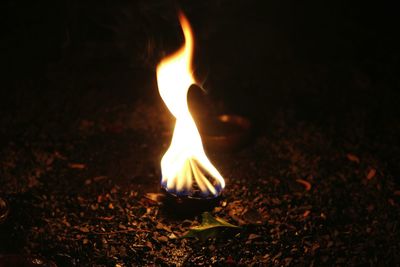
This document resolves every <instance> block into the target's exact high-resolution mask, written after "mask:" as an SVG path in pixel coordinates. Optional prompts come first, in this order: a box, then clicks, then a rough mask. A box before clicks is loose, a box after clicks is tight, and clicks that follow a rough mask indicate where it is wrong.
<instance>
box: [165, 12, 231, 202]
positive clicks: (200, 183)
mask: <svg viewBox="0 0 400 267" xmlns="http://www.w3.org/2000/svg"><path fill="white" fill-rule="evenodd" d="M179 21H180V24H181V27H182V31H183V34H184V37H185V44H184V45H183V47H181V48H180V49H179V50H178V51H177V52H175V53H174V54H172V55H170V56H168V57H166V58H164V59H162V60H161V62H160V63H159V65H158V66H157V84H158V90H159V93H160V96H161V98H162V99H163V100H164V102H165V104H166V105H167V107H168V109H169V110H170V111H171V113H172V115H174V117H175V119H176V122H175V129H174V133H173V136H172V141H171V145H170V146H169V148H168V150H167V152H166V153H165V154H164V156H163V158H162V160H161V171H162V180H161V185H162V187H164V188H165V189H166V190H167V191H168V192H171V193H174V194H177V195H184V196H195V195H197V194H199V195H201V196H202V197H209V196H213V197H216V196H218V195H219V193H220V192H221V191H222V189H223V188H224V187H225V181H224V178H223V177H222V176H221V174H220V173H219V172H218V170H217V169H216V168H215V167H214V165H213V164H212V163H211V162H210V160H209V159H208V158H207V156H206V154H205V152H204V148H203V144H202V141H201V137H200V133H199V131H198V130H197V127H196V123H195V122H194V120H193V117H192V115H191V114H190V111H189V106H188V102H187V93H188V90H189V87H190V86H191V85H192V84H196V80H195V78H194V77H193V70H192V57H193V46H194V44H193V43H194V40H193V34H192V30H191V27H190V24H189V22H188V20H187V18H186V17H185V16H184V15H183V14H182V13H180V14H179Z"/></svg>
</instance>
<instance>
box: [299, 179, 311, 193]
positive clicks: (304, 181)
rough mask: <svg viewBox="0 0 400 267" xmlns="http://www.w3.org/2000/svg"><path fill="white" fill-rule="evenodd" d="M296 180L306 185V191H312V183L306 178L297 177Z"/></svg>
mask: <svg viewBox="0 0 400 267" xmlns="http://www.w3.org/2000/svg"><path fill="white" fill-rule="evenodd" d="M296 182H298V183H299V184H302V185H304V187H305V188H306V191H310V189H311V184H310V183H309V182H307V181H306V180H303V179H296Z"/></svg>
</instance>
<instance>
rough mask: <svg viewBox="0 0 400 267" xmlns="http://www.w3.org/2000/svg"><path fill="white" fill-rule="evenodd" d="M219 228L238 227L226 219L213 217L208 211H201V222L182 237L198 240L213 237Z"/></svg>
mask: <svg viewBox="0 0 400 267" xmlns="http://www.w3.org/2000/svg"><path fill="white" fill-rule="evenodd" d="M221 228H222V229H223V228H236V229H237V228H240V227H239V226H236V225H233V224H230V223H228V222H227V221H225V220H223V219H221V218H218V217H215V218H214V217H213V216H212V215H211V214H210V213H209V212H203V214H202V222H201V224H200V225H199V226H194V227H192V228H190V230H189V231H188V232H187V233H186V234H185V235H183V236H182V238H188V237H197V238H199V239H200V240H203V241H204V240H207V239H208V238H210V237H215V236H216V235H217V234H218V232H219V230H221Z"/></svg>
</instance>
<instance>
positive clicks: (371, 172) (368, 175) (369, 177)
mask: <svg viewBox="0 0 400 267" xmlns="http://www.w3.org/2000/svg"><path fill="white" fill-rule="evenodd" d="M375 175H376V170H375V169H374V168H372V169H370V170H369V172H368V174H367V180H371V179H372V178H374V177H375Z"/></svg>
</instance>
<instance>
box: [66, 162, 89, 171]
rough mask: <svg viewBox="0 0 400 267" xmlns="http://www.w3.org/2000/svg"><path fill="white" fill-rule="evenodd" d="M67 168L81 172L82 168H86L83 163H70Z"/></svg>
mask: <svg viewBox="0 0 400 267" xmlns="http://www.w3.org/2000/svg"><path fill="white" fill-rule="evenodd" d="M68 166H69V167H70V168H71V169H78V170H83V169H84V168H86V165H85V164H83V163H70V164H68Z"/></svg>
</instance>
